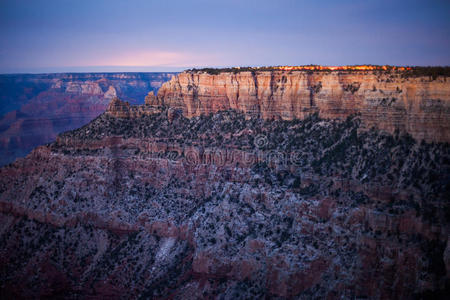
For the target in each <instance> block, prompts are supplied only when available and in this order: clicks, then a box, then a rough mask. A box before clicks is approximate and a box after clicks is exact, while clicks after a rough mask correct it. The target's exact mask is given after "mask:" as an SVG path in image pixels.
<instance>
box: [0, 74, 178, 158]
mask: <svg viewBox="0 0 450 300" xmlns="http://www.w3.org/2000/svg"><path fill="white" fill-rule="evenodd" d="M174 74H175V73H67V74H64V73H60V74H11V75H6V74H5V75H0V90H1V91H2V93H1V95H0V165H4V164H7V163H10V162H12V161H14V160H15V159H16V158H17V157H23V156H25V155H26V154H28V153H29V152H30V151H31V150H32V149H33V148H35V147H36V146H39V145H43V144H45V143H48V142H51V141H53V140H54V139H55V138H56V135H57V134H58V133H61V132H63V131H67V130H71V129H75V128H78V127H80V126H82V125H84V124H86V123H88V122H89V121H90V120H92V119H93V118H95V117H97V116H98V115H99V114H101V113H103V112H104V111H105V109H106V107H107V105H108V103H109V102H110V100H111V99H112V97H114V96H119V97H121V98H122V99H124V100H127V101H129V102H131V103H133V104H140V103H143V100H144V97H145V95H146V94H147V93H148V92H149V91H155V92H156V91H157V89H158V88H159V87H160V86H161V84H162V83H163V82H165V81H167V80H168V79H169V78H170V77H171V76H173V75H174Z"/></svg>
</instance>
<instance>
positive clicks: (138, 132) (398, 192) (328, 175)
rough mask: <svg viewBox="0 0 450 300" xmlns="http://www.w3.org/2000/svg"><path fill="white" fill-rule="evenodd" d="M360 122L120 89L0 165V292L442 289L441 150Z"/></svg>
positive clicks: (445, 268) (156, 294)
mask: <svg viewBox="0 0 450 300" xmlns="http://www.w3.org/2000/svg"><path fill="white" fill-rule="evenodd" d="M172 83H173V81H172ZM172 83H171V84H172ZM164 99H166V98H164ZM153 100H154V99H153ZM361 122H362V121H361V117H357V116H350V117H348V118H346V119H345V120H324V119H321V118H320V117H319V116H318V115H317V114H313V115H310V116H308V117H305V118H304V119H303V120H299V119H295V120H269V119H266V120H264V119H259V118H246V115H245V114H243V113H240V112H236V111H223V112H219V113H216V114H212V115H207V116H204V115H201V116H198V117H193V118H189V119H188V118H185V117H184V116H183V115H182V114H181V112H180V111H179V110H177V109H174V108H169V109H168V108H164V107H153V108H152V109H151V110H150V108H149V106H148V105H146V106H142V107H130V106H129V105H127V104H126V103H124V102H121V101H120V100H118V99H114V101H112V103H111V105H110V107H109V109H108V111H107V112H106V113H104V114H102V115H100V116H99V117H97V118H96V119H94V120H93V121H91V122H90V123H89V124H88V125H86V126H83V127H82V128H80V129H77V130H74V131H70V132H66V133H64V134H61V135H60V136H59V137H58V138H57V140H56V141H55V142H54V143H52V144H50V145H47V146H41V147H39V148H37V149H35V150H34V151H33V152H32V153H31V154H30V155H29V156H27V157H26V158H24V159H19V160H17V161H16V162H15V163H13V164H11V165H8V166H6V167H3V168H2V169H0V209H1V214H0V218H1V221H2V222H1V224H2V225H1V227H0V228H1V230H0V239H1V243H0V245H1V246H0V247H1V249H0V251H1V255H0V257H1V260H0V266H1V267H0V270H1V271H0V285H1V286H0V290H1V293H2V294H1V296H2V297H11V296H21V297H24V296H36V295H39V296H42V297H43V296H47V297H50V296H62V297H64V296H67V297H69V296H68V295H69V294H72V295H75V296H77V297H81V298H85V297H102V298H104V297H112V298H120V297H126V298H151V299H155V298H164V299H166V298H167V299H196V298H216V297H221V298H223V299H248V298H277V297H279V298H311V297H314V298H322V299H323V298H355V297H370V298H411V297H413V296H421V295H422V296H423V295H433V296H439V295H441V296H443V295H445V291H446V289H447V290H448V288H449V274H450V273H449V272H450V246H449V245H450V242H449V241H448V236H449V233H450V232H449V230H450V227H449V216H450V214H449V211H450V210H449V208H450V207H449V203H448V194H449V192H450V178H449V174H450V147H449V145H448V144H447V143H446V144H444V143H426V142H420V143H419V142H417V141H416V140H414V139H413V138H411V137H410V136H408V135H404V134H398V133H397V134H395V135H390V134H388V133H384V132H381V131H379V130H375V129H372V130H361V129H362V128H361Z"/></svg>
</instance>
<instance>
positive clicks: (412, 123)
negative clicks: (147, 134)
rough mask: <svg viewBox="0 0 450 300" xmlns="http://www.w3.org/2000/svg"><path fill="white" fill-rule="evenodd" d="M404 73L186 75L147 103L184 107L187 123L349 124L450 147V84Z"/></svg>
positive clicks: (444, 78)
mask: <svg viewBox="0 0 450 300" xmlns="http://www.w3.org/2000/svg"><path fill="white" fill-rule="evenodd" d="M402 75H403V73H402V72H400V71H392V72H377V71H366V72H363V71H353V72H352V71H348V72H341V71H333V72H305V71H291V72H289V71H263V72H240V73H237V74H234V73H232V72H226V73H221V74H218V75H210V74H208V73H205V72H183V73H180V74H178V75H177V76H175V77H173V78H172V79H171V80H170V81H168V82H166V83H164V84H163V85H162V87H161V88H160V90H159V92H158V95H157V97H151V98H150V99H148V101H147V102H148V104H157V105H167V106H171V107H176V108H180V109H182V110H183V112H184V114H185V115H186V116H187V117H192V116H198V115H200V114H208V113H212V112H216V111H219V110H226V109H230V108H231V109H236V110H239V111H242V112H245V113H247V114H249V115H259V116H261V117H263V118H267V119H271V118H281V119H288V120H289V119H293V118H300V119H302V118H304V117H306V116H307V115H309V114H311V113H314V112H317V113H319V115H320V116H321V117H323V118H341V119H342V118H346V117H347V116H348V115H351V114H355V113H360V114H361V119H362V120H363V123H364V126H365V127H367V128H370V127H372V126H376V127H377V128H379V129H381V130H385V131H387V132H390V133H392V132H394V131H395V130H396V129H398V130H399V131H400V132H407V133H409V134H411V135H412V136H413V137H414V138H416V139H418V140H422V139H424V140H426V141H440V142H449V141H450V81H449V78H447V77H438V78H436V79H432V78H430V77H410V78H403V76H402Z"/></svg>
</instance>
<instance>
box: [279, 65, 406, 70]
mask: <svg viewBox="0 0 450 300" xmlns="http://www.w3.org/2000/svg"><path fill="white" fill-rule="evenodd" d="M277 68H278V69H280V70H285V71H291V70H299V71H320V70H329V71H375V70H388V69H392V70H396V71H407V70H411V68H410V67H395V66H392V67H391V66H371V65H360V66H316V65H312V66H281V67H277Z"/></svg>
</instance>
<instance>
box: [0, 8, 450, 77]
mask: <svg viewBox="0 0 450 300" xmlns="http://www.w3.org/2000/svg"><path fill="white" fill-rule="evenodd" d="M305 64H321V65H355V64H377V65H384V64H389V65H450V1H448V0H421V1H416V0H360V1H358V0H353V1H349V0H297V1H295V0H270V1H266V0H257V1H256V0H248V1H246V0H226V1H222V0H217V1H214V0H192V1H190V0H180V1H178V0H161V1H153V0H34V1H32V0H29V1H27V0H0V73H43V72H96V71H98V72H113V71H181V70H183V69H187V68H192V67H197V68H198V67H227V66H272V65H305Z"/></svg>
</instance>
